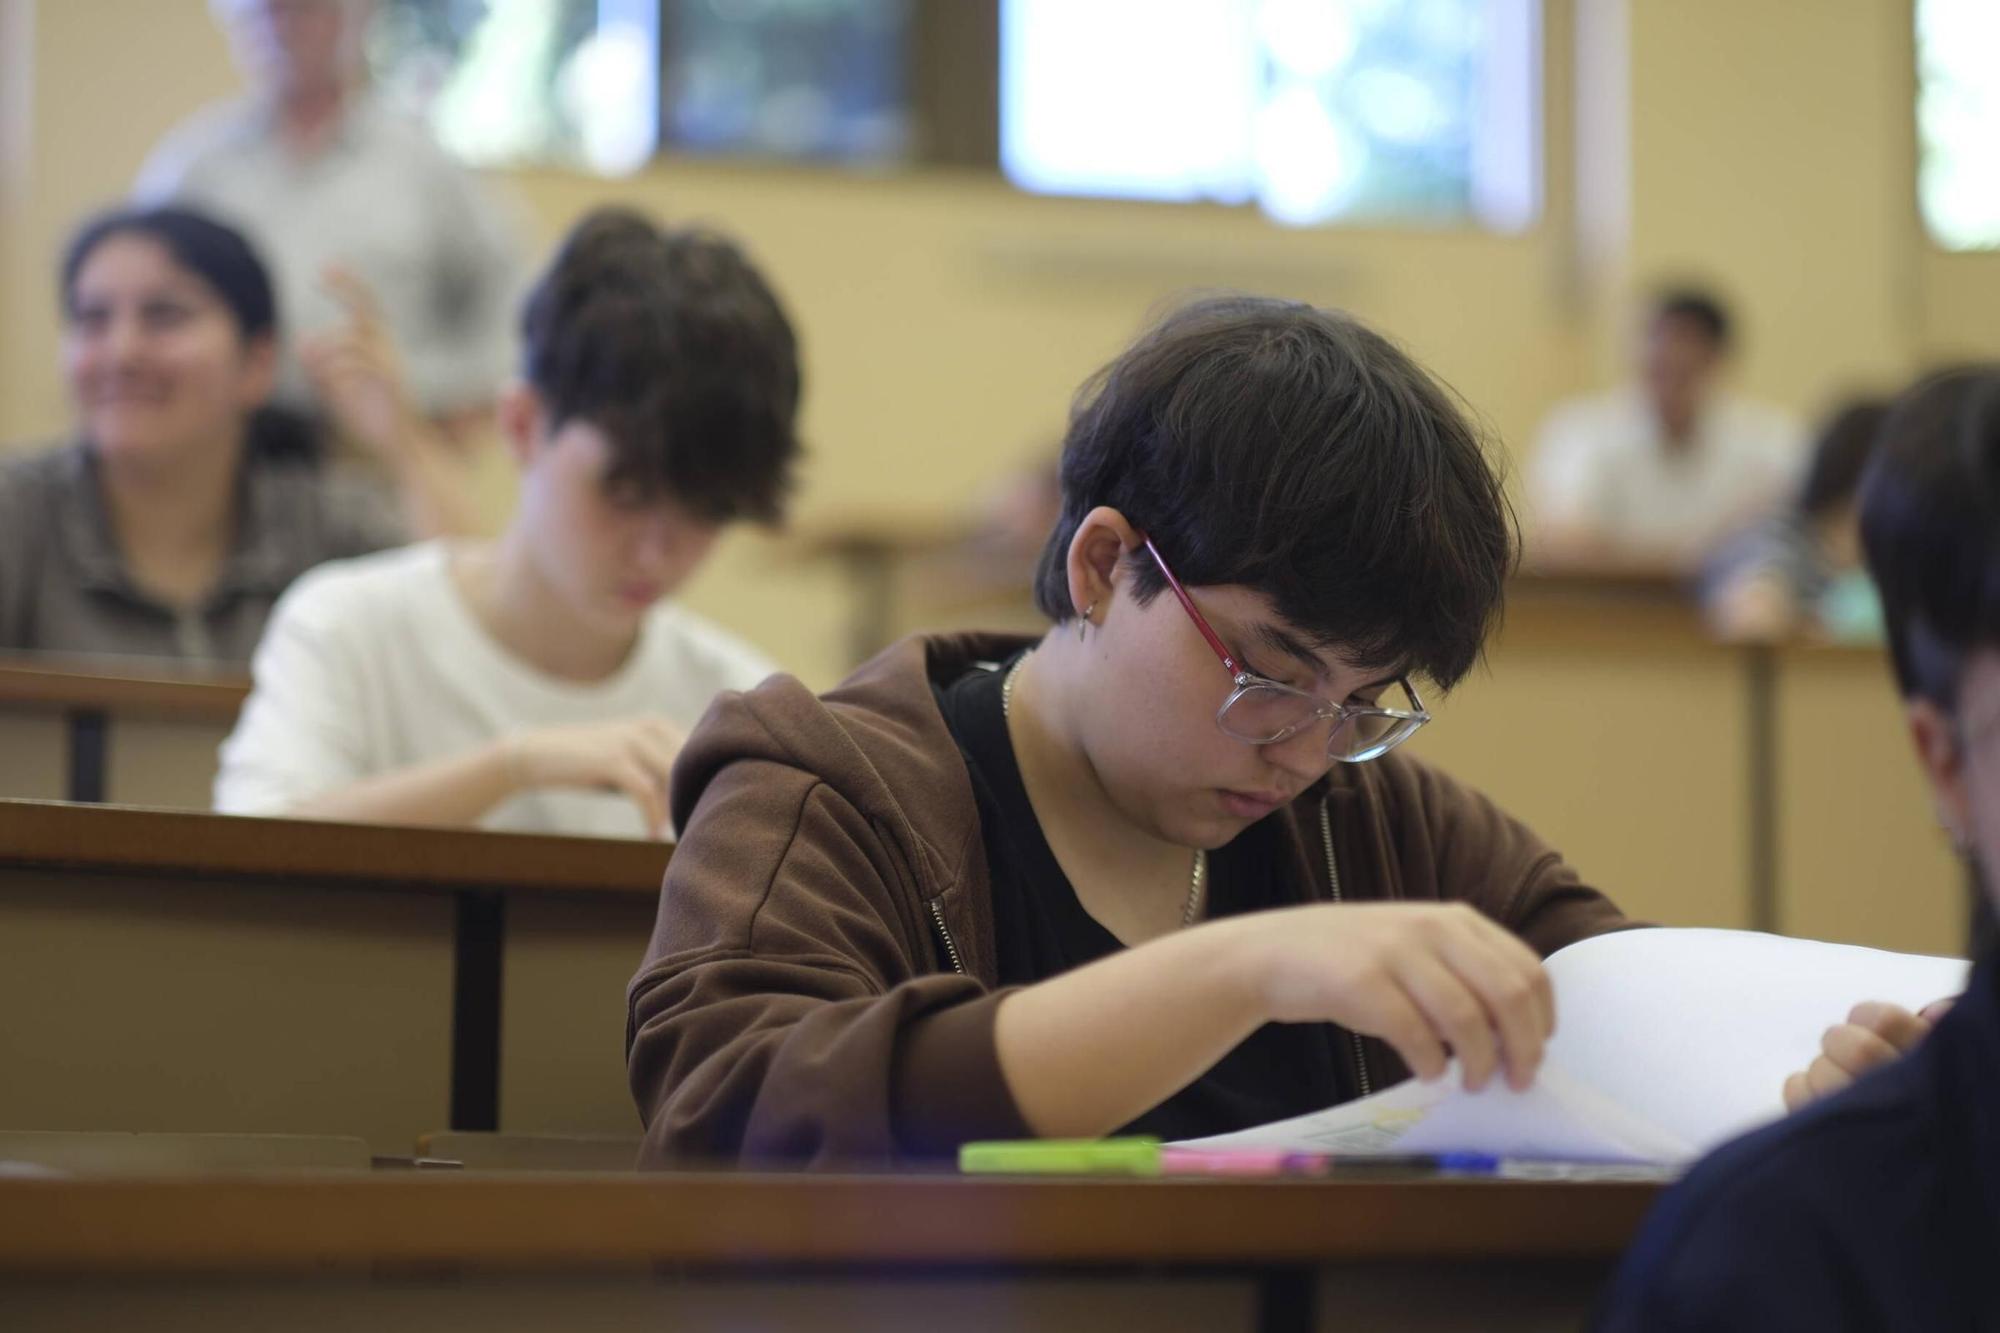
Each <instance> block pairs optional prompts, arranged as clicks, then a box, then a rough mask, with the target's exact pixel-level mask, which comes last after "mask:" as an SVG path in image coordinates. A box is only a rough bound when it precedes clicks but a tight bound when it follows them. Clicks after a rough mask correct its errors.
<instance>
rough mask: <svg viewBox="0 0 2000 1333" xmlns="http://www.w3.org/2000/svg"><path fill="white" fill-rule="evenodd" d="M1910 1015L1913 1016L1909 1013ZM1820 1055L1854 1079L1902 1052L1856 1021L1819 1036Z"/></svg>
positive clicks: (1840, 1025)
mask: <svg viewBox="0 0 2000 1333" xmlns="http://www.w3.org/2000/svg"><path fill="white" fill-rule="evenodd" d="M1913 1017H1914V1015H1913ZM1819 1049H1820V1055H1821V1057H1822V1058H1823V1059H1826V1060H1828V1061H1831V1062H1832V1063H1833V1064H1835V1065H1838V1066H1839V1067H1840V1070H1841V1072H1842V1073H1844V1074H1846V1075H1847V1076H1848V1077H1849V1078H1857V1077H1859V1076H1860V1075H1862V1074H1865V1073H1867V1072H1868V1071H1869V1070H1871V1069H1874V1068H1876V1067H1877V1066H1879V1065H1886V1064H1888V1063H1889V1062H1890V1061H1892V1060H1894V1059H1895V1058H1896V1057H1897V1056H1899V1055H1901V1054H1902V1051H1901V1050H1900V1049H1898V1048H1897V1047H1895V1046H1892V1045H1890V1044H1889V1043H1888V1042H1887V1041H1885V1040H1883V1039H1882V1037H1881V1036H1880V1035H1879V1034H1878V1033H1875V1032H1873V1031H1871V1030H1870V1029H1868V1028H1865V1027H1862V1026H1860V1025H1859V1024H1857V1023H1841V1024H1839V1025H1838V1026H1836V1027H1831V1028H1828V1029H1827V1030H1826V1035H1825V1036H1824V1037H1822V1038H1820V1043H1819Z"/></svg>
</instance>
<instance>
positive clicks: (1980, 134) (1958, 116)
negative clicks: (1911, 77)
mask: <svg viewBox="0 0 2000 1333" xmlns="http://www.w3.org/2000/svg"><path fill="white" fill-rule="evenodd" d="M1996 51H2000V7H1997V6H1995V5H1994V3H1993V0H1917V143H1918V162H1917V202H1918V205H1919V207H1920V209H1921V210H1922V212H1923V215H1924V226H1925V227H1926V228H1928V229H1929V231H1930V234H1931V238H1932V239H1933V240H1935V241H1936V242H1937V243H1938V244H1939V245H1941V246H1943V247H1944V248H1945V249H1947V250H1981V249H1991V248H1994V247H2000V157H1996V155H1995V148H1994V145H1995V144H1996V143H2000V66H1996V65H1995V64H1994V60H1993V56H1994V53H1995V52H1996Z"/></svg>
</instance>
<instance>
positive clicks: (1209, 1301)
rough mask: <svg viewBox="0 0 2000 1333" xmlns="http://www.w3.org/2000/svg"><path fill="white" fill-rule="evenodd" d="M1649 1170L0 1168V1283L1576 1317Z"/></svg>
mask: <svg viewBox="0 0 2000 1333" xmlns="http://www.w3.org/2000/svg"><path fill="white" fill-rule="evenodd" d="M1656 1189H1657V1187H1655V1186H1651V1185H1639V1184H1591V1185H1577V1184H1563V1185H1556V1184H1517V1183H1504V1182H1490V1181H1488V1182H1465V1181H1422V1182H1389V1181H1383V1182H1334V1181H1286V1182H1206V1181H1013V1182H1009V1181H976V1180H965V1179H960V1178H956V1177H951V1176H938V1177H929V1178H926V1177H902V1178H891V1177H866V1176H861V1177H837V1176H825V1177H822V1176H769V1175H706V1174H687V1175H672V1176H658V1177H633V1176H627V1177H605V1176H570V1177H521V1176H513V1177H497V1176H486V1177H481V1176H478V1175H474V1174H461V1173H457V1172H450V1173H445V1172H440V1173H437V1174H435V1175H430V1174H425V1173H415V1174H411V1175H384V1174H380V1173H378V1174H377V1175H376V1176H375V1177H372V1178H322V1179H298V1178H293V1179H280V1178H271V1179H265V1180H242V1179H233V1180H226V1181H221V1180H217V1181H202V1180H178V1181H177V1180H154V1181H115V1180H107V1181H0V1269H5V1270H11V1272H10V1275H9V1277H8V1279H7V1280H6V1282H5V1283H4V1284H0V1308H4V1309H5V1310H6V1313H7V1316H8V1326H9V1327H10V1328H13V1329H21V1330H28V1329H35V1330H41V1329H57V1328H62V1329H68V1328H82V1327H93V1326H94V1327H102V1326H103V1323H104V1322H109V1321H110V1320H111V1319H113V1318H114V1317H115V1318H117V1319H120V1320H125V1321H130V1322H133V1323H136V1324H139V1325H143V1326H144V1327H147V1328H153V1329H179V1328H192V1327H195V1326H196V1325H197V1321H201V1322H200V1326H201V1327H204V1328H214V1327H226V1326H228V1325H227V1324H226V1323H225V1322H224V1321H225V1320H228V1319H231V1318H233V1319H235V1320H237V1321H239V1323H240V1324H241V1325H242V1326H246V1327H247V1326H252V1325H253V1324H255V1325H256V1326H260V1327H313V1328H335V1327H342V1326H353V1325H354V1323H356V1322H357V1321H358V1320H359V1319H361V1318H362V1317H364V1316H365V1317H366V1321H367V1324H368V1326H369V1327H371V1328H374V1329H381V1330H390V1329H403V1328H418V1327H433V1328H435V1327H443V1326H447V1325H449V1326H452V1327H465V1326H470V1325H471V1323H472V1321H473V1320H474V1319H477V1320H479V1322H480V1326H482V1327H488V1328H493V1329H502V1330H512V1329H525V1328H537V1327H560V1328H563V1329H597V1328H614V1327H627V1328H629V1327H638V1326H649V1325H650V1326H659V1327H668V1326H670V1327H674V1328H677V1329H684V1328H696V1329H708V1328H717V1329H720V1328H745V1327H756V1328H765V1327H771V1328H780V1327H808V1328H813V1329H816V1330H838V1329H848V1328H854V1329H884V1328H887V1329H913V1330H914V1329H932V1328H939V1327H950V1328H954V1329H987V1328H992V1329H1000V1328H1090V1329H1093V1330H1095V1329H1102V1328H1132V1327H1151V1326H1157V1327H1160V1328H1201V1329H1217V1328H1225V1329H1226V1328H1242V1329H1250V1328H1258V1329H1271V1330H1278V1329H1308V1328H1314V1327H1326V1328H1341V1329H1350V1330H1353V1329H1374V1328H1399V1329H1400V1328H1413V1329H1425V1328H1465V1327H1475V1326H1476V1327H1479V1328H1482V1329H1494V1330H1500V1329H1510V1328H1547V1327H1573V1326H1575V1325H1576V1324H1577V1323H1579V1322H1580V1320H1581V1318H1582V1316H1583V1314H1584V1312H1585V1310H1586V1309H1587V1308H1588V1306H1589V1304H1590V1302H1591V1301H1592V1299H1594V1296H1595V1293H1596V1290H1597V1288H1598V1286H1599V1285H1600V1284H1601V1282H1602V1280H1603V1278H1604V1276H1605V1275H1606V1273H1607V1272H1608V1270H1609V1268H1610V1266H1611V1265H1612V1264H1613V1263H1614V1262H1615V1261H1616V1258H1617V1256H1618V1254H1619V1253H1620V1252H1621V1251H1622V1250H1623V1248H1624V1247H1625V1245H1626V1244H1627V1242H1628V1241H1629V1240H1630V1238H1631V1236H1632V1235H1633V1233H1634V1231H1635V1229H1636V1227H1637V1226H1638V1223H1639V1221H1640V1218H1641V1216H1642V1215H1643V1213H1644V1212H1645V1210H1646V1209H1647V1207H1648V1206H1649V1205H1650V1203H1651V1202H1652V1200H1653V1198H1654V1197H1655V1194H1656ZM399 1275H400V1276H399ZM1315 1307H1317V1309H1315ZM93 1319H94V1320H99V1321H102V1322H100V1323H97V1324H95V1325H93V1324H92V1323H90V1321H91V1320H93ZM1141 1319H1143V1320H1144V1321H1145V1323H1144V1324H1142V1323H1140V1322H1139V1321H1140V1320H1141Z"/></svg>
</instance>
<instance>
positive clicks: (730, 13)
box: [663, 0, 912, 162]
mask: <svg viewBox="0 0 2000 1333" xmlns="http://www.w3.org/2000/svg"><path fill="white" fill-rule="evenodd" d="M911 3H912V0H667V4H666V35H665V47H666V82H665V88H666V100H665V102H664V104H663V110H664V115H665V119H666V134H667V138H668V139H669V141H671V142H672V143H673V144H674V145H675V146H676V147H679V148H684V149H687V150H689V151H691V152H698V153H729V154H736V155H747V156H774V157H790V158H823V159H829V160H835V161H848V162H892V161H896V160H899V159H901V158H902V157H904V156H905V153H906V147H907V140H908V136H909V126H908V123H907V119H906V115H905V103H906V96H905V89H904V51H905V34H906V31H907V29H908V28H909V24H910V5H911Z"/></svg>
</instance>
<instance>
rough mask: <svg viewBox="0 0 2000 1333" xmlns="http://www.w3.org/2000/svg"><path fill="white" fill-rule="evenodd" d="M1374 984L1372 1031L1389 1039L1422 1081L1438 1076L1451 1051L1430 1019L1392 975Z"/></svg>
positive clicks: (1443, 1070)
mask: <svg viewBox="0 0 2000 1333" xmlns="http://www.w3.org/2000/svg"><path fill="white" fill-rule="evenodd" d="M1378 984H1379V986H1380V990H1379V992H1378V993H1377V994H1375V995H1374V996H1372V997H1371V1000H1372V1005H1371V1007H1372V1008H1373V1010H1374V1022H1373V1023H1372V1024H1371V1026H1372V1027H1373V1028H1374V1029H1375V1033H1374V1035H1376V1036H1378V1037H1380V1038H1381V1039H1382V1040H1383V1041H1385V1042H1387V1043H1389V1046H1390V1048H1391V1049H1392V1050H1394V1051H1395V1052H1396V1054H1397V1055H1399V1056H1401V1057H1402V1058H1403V1063H1404V1064H1406V1065H1408V1066H1409V1067H1410V1072H1411V1073H1413V1074H1415V1075H1416V1076H1417V1077H1418V1078H1420V1079H1423V1080H1424V1081H1425V1082H1426V1083H1428V1082H1430V1081H1431V1080H1432V1079H1436V1078H1440V1077H1442V1076H1443V1074H1444V1072H1445V1070H1446V1069H1448V1068H1449V1067H1450V1063H1451V1055H1450V1053H1449V1052H1447V1051H1446V1050H1445V1048H1444V1043H1443V1042H1441V1041H1439V1040H1438V1036H1437V1033H1436V1032H1435V1031H1434V1030H1433V1029H1432V1027H1431V1024H1430V1021H1429V1020H1428V1019H1426V1018H1425V1017H1424V1015H1423V1013H1422V1011H1421V1010H1419V1009H1418V1008H1417V1005H1416V1002H1415V1001H1414V1000H1413V999H1412V998H1411V997H1410V996H1409V995H1408V994H1407V993H1405V992H1404V991H1403V989H1402V988H1401V987H1400V986H1399V985H1398V984H1397V983H1396V982H1395V981H1394V980H1393V979H1391V978H1389V977H1387V976H1384V977H1382V978H1381V980H1380V982H1379V983H1378Z"/></svg>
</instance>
